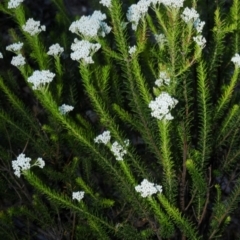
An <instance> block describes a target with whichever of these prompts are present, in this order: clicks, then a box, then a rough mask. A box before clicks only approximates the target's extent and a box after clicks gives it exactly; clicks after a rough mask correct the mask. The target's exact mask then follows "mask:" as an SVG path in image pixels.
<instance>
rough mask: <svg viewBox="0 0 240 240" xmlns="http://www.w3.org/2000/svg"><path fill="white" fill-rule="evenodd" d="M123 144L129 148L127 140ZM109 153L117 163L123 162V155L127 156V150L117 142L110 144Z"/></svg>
mask: <svg viewBox="0 0 240 240" xmlns="http://www.w3.org/2000/svg"><path fill="white" fill-rule="evenodd" d="M124 143H125V147H127V146H129V140H125V141H124ZM111 151H112V153H113V155H114V156H115V157H116V160H118V161H123V157H124V155H125V154H127V150H126V149H125V148H124V147H122V146H121V145H120V144H119V143H118V142H117V141H115V142H114V143H113V144H112V147H111Z"/></svg>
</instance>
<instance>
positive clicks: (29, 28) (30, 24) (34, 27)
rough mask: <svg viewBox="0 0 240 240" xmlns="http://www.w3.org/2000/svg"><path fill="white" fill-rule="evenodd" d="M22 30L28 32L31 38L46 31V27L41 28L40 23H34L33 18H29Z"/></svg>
mask: <svg viewBox="0 0 240 240" xmlns="http://www.w3.org/2000/svg"><path fill="white" fill-rule="evenodd" d="M22 28H23V31H25V32H28V33H29V34H30V35H31V36H34V35H36V34H38V33H40V32H42V31H46V27H45V26H44V25H42V26H40V21H34V20H33V18H29V19H28V20H27V22H26V24H25V25H23V26H22Z"/></svg>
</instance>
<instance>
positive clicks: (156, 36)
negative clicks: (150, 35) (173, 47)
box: [154, 33, 167, 45]
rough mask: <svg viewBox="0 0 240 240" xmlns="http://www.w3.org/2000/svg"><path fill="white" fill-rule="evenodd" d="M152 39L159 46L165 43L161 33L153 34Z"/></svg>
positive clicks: (165, 40) (164, 37)
mask: <svg viewBox="0 0 240 240" xmlns="http://www.w3.org/2000/svg"><path fill="white" fill-rule="evenodd" d="M154 38H155V40H156V42H157V43H158V44H160V45H163V44H165V43H166V42H167V39H166V36H165V35H164V34H162V33H160V34H155V35H154Z"/></svg>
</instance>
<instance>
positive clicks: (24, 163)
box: [12, 153, 45, 177]
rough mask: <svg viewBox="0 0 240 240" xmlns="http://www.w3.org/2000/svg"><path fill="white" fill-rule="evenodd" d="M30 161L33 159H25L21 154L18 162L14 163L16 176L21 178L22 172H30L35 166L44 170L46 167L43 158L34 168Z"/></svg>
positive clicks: (38, 160)
mask: <svg viewBox="0 0 240 240" xmlns="http://www.w3.org/2000/svg"><path fill="white" fill-rule="evenodd" d="M30 161H31V158H28V157H25V154H23V153H21V154H20V155H19V156H18V157H17V160H13V161H12V168H13V170H14V174H15V175H16V176H18V177H20V176H21V171H22V170H28V169H30V168H31V167H33V166H39V167H40V168H43V167H44V166H45V162H44V160H43V159H42V158H38V159H37V161H36V162H35V163H34V164H33V165H32V166H31V164H30Z"/></svg>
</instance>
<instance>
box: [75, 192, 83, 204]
mask: <svg viewBox="0 0 240 240" xmlns="http://www.w3.org/2000/svg"><path fill="white" fill-rule="evenodd" d="M84 193H85V192H84V191H79V192H73V193H72V199H77V200H78V201H79V202H80V201H81V200H82V199H83V197H84Z"/></svg>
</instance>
